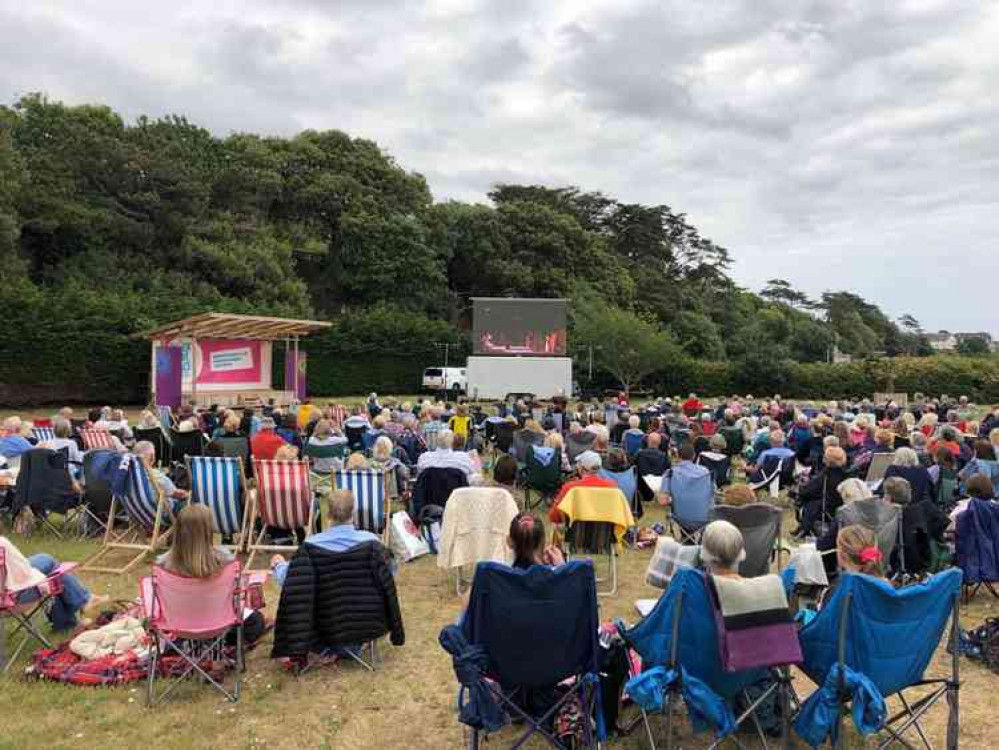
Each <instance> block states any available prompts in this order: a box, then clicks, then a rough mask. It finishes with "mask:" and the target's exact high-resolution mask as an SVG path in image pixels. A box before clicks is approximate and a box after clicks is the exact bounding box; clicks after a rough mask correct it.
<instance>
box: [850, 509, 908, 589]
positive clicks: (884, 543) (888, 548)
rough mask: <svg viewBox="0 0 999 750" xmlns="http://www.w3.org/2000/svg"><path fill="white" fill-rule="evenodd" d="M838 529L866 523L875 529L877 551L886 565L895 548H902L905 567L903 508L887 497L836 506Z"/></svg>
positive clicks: (889, 562) (902, 559)
mask: <svg viewBox="0 0 999 750" xmlns="http://www.w3.org/2000/svg"><path fill="white" fill-rule="evenodd" d="M836 521H837V522H838V524H839V528H841V529H842V528H844V527H846V526H852V525H857V526H863V527H864V528H866V529H870V530H871V531H873V532H874V537H875V539H876V541H877V545H878V550H880V552H881V558H882V559H883V560H884V562H885V567H886V568H887V567H888V565H889V564H891V561H892V556H893V555H894V553H895V550H896V549H897V550H899V555H900V560H899V570H902V571H904V570H905V545H903V544H902V508H901V506H898V505H894V504H893V503H890V502H888V501H887V500H881V499H876V498H868V499H863V500H854V501H853V502H851V503H847V504H846V505H841V506H840V507H839V508H837V509H836Z"/></svg>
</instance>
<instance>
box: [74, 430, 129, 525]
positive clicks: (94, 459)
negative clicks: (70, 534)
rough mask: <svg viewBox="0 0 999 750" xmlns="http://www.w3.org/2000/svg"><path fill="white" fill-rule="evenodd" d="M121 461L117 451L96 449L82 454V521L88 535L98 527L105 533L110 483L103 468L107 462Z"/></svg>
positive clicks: (109, 501) (109, 502) (108, 516)
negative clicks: (83, 515)
mask: <svg viewBox="0 0 999 750" xmlns="http://www.w3.org/2000/svg"><path fill="white" fill-rule="evenodd" d="M120 461H121V454H120V453H118V452H117V451H109V450H97V451H87V452H86V453H84V454H83V482H84V484H83V502H84V505H83V506H82V507H83V511H84V513H85V514H86V516H85V517H84V519H82V520H83V522H84V523H85V524H86V527H85V529H84V531H85V532H86V535H87V536H89V535H90V532H91V530H94V531H96V530H97V529H100V531H101V533H102V534H105V533H107V530H108V519H109V518H110V513H111V501H112V497H111V494H112V493H111V483H110V481H108V475H107V473H106V472H105V471H103V469H104V468H105V467H106V465H107V464H108V463H111V464H112V465H114V464H117V463H118V462H120Z"/></svg>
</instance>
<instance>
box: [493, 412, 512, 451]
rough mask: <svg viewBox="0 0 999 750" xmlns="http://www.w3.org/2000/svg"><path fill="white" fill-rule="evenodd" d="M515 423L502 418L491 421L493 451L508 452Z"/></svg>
mask: <svg viewBox="0 0 999 750" xmlns="http://www.w3.org/2000/svg"><path fill="white" fill-rule="evenodd" d="M515 429H516V425H515V424H514V423H513V422H508V421H507V420H505V419H504V420H503V421H501V422H495V423H493V427H492V445H493V453H509V452H510V448H512V447H513V433H514V430H515Z"/></svg>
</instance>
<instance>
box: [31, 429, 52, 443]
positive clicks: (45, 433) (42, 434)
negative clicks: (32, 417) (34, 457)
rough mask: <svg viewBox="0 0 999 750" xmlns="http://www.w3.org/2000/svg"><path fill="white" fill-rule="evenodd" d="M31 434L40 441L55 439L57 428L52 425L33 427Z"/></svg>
mask: <svg viewBox="0 0 999 750" xmlns="http://www.w3.org/2000/svg"><path fill="white" fill-rule="evenodd" d="M31 436H32V437H33V438H34V439H35V440H36V441H38V442H39V443H44V442H46V441H47V440H55V430H54V429H52V428H51V427H32V428H31Z"/></svg>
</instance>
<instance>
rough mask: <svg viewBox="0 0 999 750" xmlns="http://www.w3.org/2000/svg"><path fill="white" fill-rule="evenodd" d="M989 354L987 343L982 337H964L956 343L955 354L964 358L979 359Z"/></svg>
mask: <svg viewBox="0 0 999 750" xmlns="http://www.w3.org/2000/svg"><path fill="white" fill-rule="evenodd" d="M989 352H990V350H989V342H988V341H986V340H985V338H984V337H982V336H965V337H963V338H962V339H961V340H960V341H958V342H957V353H958V354H960V355H962V356H965V357H981V356H983V355H986V354H989Z"/></svg>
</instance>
